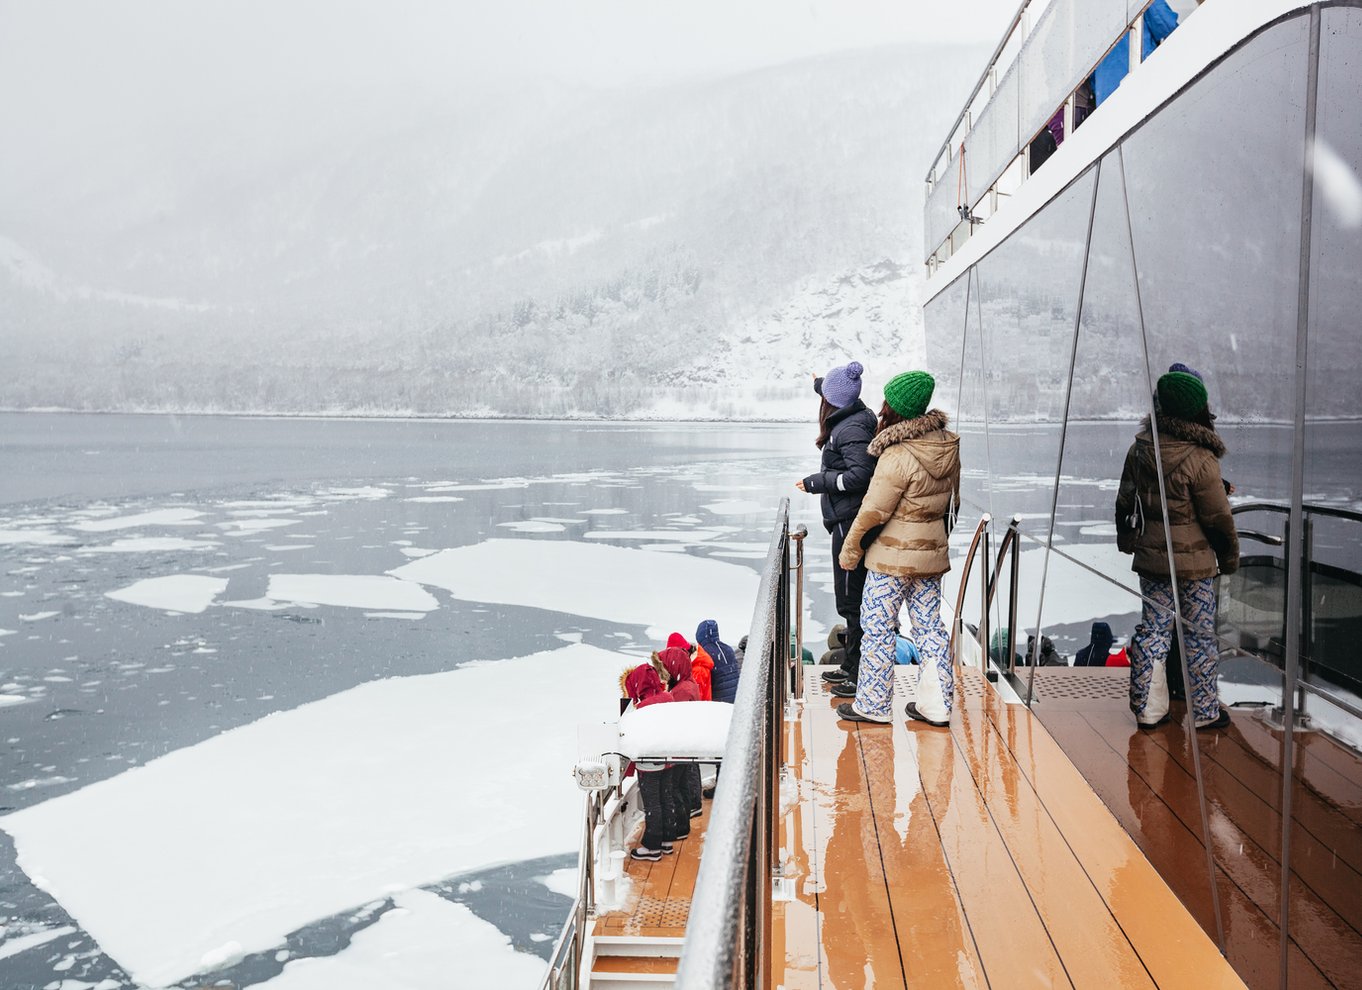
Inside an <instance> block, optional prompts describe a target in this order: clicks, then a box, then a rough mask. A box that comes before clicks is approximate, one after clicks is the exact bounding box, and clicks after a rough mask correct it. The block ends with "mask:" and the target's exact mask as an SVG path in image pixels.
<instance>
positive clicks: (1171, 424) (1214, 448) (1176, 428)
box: [1140, 412, 1225, 460]
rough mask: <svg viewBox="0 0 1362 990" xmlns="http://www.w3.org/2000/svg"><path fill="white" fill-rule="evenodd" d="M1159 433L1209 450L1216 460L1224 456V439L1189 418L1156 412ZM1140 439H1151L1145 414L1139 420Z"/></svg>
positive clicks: (1150, 441)
mask: <svg viewBox="0 0 1362 990" xmlns="http://www.w3.org/2000/svg"><path fill="white" fill-rule="evenodd" d="M1157 422H1158V424H1159V435H1160V436H1166V437H1170V438H1171V439H1173V440H1181V441H1183V442H1184V443H1190V444H1193V445H1195V446H1197V447H1202V448H1204V449H1206V450H1209V451H1210V452H1211V453H1212V454H1214V455H1215V457H1216V460H1220V459H1221V458H1222V457H1224V456H1225V441H1224V440H1222V439H1220V434H1219V433H1216V432H1215V430H1213V429H1212V428H1211V427H1209V426H1202V425H1201V424H1200V423H1194V422H1192V421H1191V420H1189V419H1180V418H1178V417H1177V416H1170V415H1168V413H1164V412H1161V413H1158V420H1157ZM1140 427H1141V436H1140V439H1142V440H1145V441H1146V442H1147V443H1152V442H1153V439H1152V437H1151V436H1150V432H1149V417H1148V416H1146V417H1145V418H1144V419H1143V420H1141V422H1140Z"/></svg>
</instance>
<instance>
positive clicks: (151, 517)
mask: <svg viewBox="0 0 1362 990" xmlns="http://www.w3.org/2000/svg"><path fill="white" fill-rule="evenodd" d="M202 518H203V513H202V512H200V511H199V510H198V509H155V510H153V511H151V512H139V513H137V514H135V515H131V516H115V517H114V518H112V519H87V520H84V521H82V522H78V523H76V524H74V525H73V526H72V528H73V529H78V530H80V531H81V532H83V533H108V532H111V531H113V530H115V529H133V528H134V527H140V526H198V525H199V524H200V522H199V521H200V519H202Z"/></svg>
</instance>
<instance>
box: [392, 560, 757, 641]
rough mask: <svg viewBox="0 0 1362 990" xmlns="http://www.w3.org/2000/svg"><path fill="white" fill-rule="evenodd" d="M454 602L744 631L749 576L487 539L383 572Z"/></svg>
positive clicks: (726, 568)
mask: <svg viewBox="0 0 1362 990" xmlns="http://www.w3.org/2000/svg"><path fill="white" fill-rule="evenodd" d="M388 573H389V574H392V575H394V576H396V577H400V578H404V579H406V580H408V581H419V582H421V583H422V584H428V585H433V586H435V587H437V588H444V589H446V590H447V591H449V592H451V593H452V594H453V595H454V597H455V598H460V599H463V600H465V601H474V602H490V603H495V604H498V605H521V606H525V607H528V608H542V609H546V610H548V611H552V612H566V613H568V614H571V615H582V616H589V617H591V618H595V619H606V620H609V621H612V622H620V623H629V624H631V625H639V626H655V627H661V626H666V627H668V628H676V629H685V630H688V631H689V630H693V629H694V628H695V627H696V625H698V624H699V622H700V620H702V619H716V620H717V621H718V622H719V628H720V629H722V630H738V631H736V632H735V633H734V636H733V638H735V639H736V637H737V636H740V635H742V632H745V631H746V630H747V629H748V627H750V626H751V624H752V609H753V607H754V606H755V603H756V597H757V585H758V583H759V581H758V577H757V573H756V572H755V571H753V570H751V569H750V568H747V567H742V566H739V565H737V564H726V563H724V562H723V561H719V560H711V559H708V558H703V557H692V556H689V555H684V554H675V555H674V554H665V553H656V552H654V551H650V550H634V549H627V548H625V547H612V546H605V545H597V544H590V543H579V542H576V541H572V540H488V541H486V542H485V543H479V544H477V545H475V546H468V547H458V548H456V549H453V550H441V551H440V552H439V553H437V554H434V555H433V556H430V557H426V558H424V559H422V560H416V561H413V562H411V563H410V564H404V565H402V566H401V567H398V568H396V569H394V570H391V571H389V572H388Z"/></svg>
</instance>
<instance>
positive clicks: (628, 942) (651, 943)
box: [591, 935, 685, 969]
mask: <svg viewBox="0 0 1362 990" xmlns="http://www.w3.org/2000/svg"><path fill="white" fill-rule="evenodd" d="M591 941H592V943H593V944H594V945H595V947H596V957H597V958H601V957H603V956H644V957H665V958H670V959H680V958H681V946H682V945H684V944H685V939H680V938H669V937H666V936H663V935H597V936H596V937H595V938H593V939H592V940H591ZM672 968H673V969H675V968H676V967H675V966H673V967H672Z"/></svg>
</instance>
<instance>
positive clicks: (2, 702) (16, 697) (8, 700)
mask: <svg viewBox="0 0 1362 990" xmlns="http://www.w3.org/2000/svg"><path fill="white" fill-rule="evenodd" d="M31 700H32V699H31V698H27V697H25V696H23V695H21V694H0V708H9V707H11V706H13V705H22V704H25V703H26V702H28V701H31Z"/></svg>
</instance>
